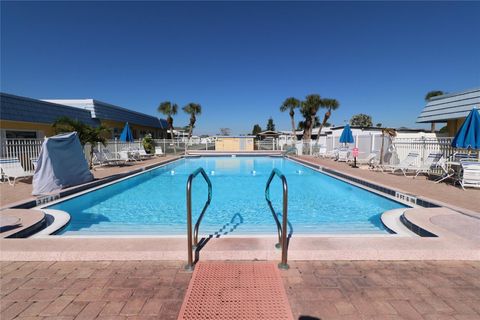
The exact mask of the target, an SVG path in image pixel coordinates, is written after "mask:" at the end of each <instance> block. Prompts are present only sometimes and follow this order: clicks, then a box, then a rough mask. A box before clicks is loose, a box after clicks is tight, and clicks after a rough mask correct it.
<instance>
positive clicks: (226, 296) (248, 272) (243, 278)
mask: <svg viewBox="0 0 480 320" xmlns="http://www.w3.org/2000/svg"><path fill="white" fill-rule="evenodd" d="M178 319H182V320H189V319H196V320H197V319H212V320H214V319H248V320H253V319H272V320H273V319H275V320H281V319H289V320H290V319H293V317H292V311H291V309H290V304H289V303H288V298H287V295H286V293H285V289H284V287H283V283H282V279H281V277H280V272H279V271H278V268H277V266H276V265H275V264H274V263H264V262H252V263H228V262H199V263H198V264H197V265H196V266H195V271H194V272H193V276H192V279H191V280H190V284H189V286H188V290H187V294H186V295H185V299H184V300H183V304H182V308H181V310H180V314H179V316H178Z"/></svg>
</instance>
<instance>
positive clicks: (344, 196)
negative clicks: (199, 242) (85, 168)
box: [49, 157, 404, 235]
mask: <svg viewBox="0 0 480 320" xmlns="http://www.w3.org/2000/svg"><path fill="white" fill-rule="evenodd" d="M198 167H203V168H204V169H205V170H206V171H207V173H208V175H209V176H210V179H211V181H212V184H213V198H212V202H211V205H210V207H209V209H208V210H207V212H206V214H205V216H204V219H203V222H202V225H201V228H200V235H208V234H215V233H217V234H222V235H223V234H225V233H227V234H231V235H245V234H271V235H275V234H276V228H275V224H274V220H273V217H272V215H271V212H270V210H269V208H268V205H267V203H266V201H265V193H264V192H265V184H266V181H267V179H268V176H269V175H270V172H271V171H272V169H273V168H278V169H280V170H281V172H283V174H284V175H285V176H286V178H287V181H288V188H289V199H288V200H289V203H288V209H289V212H288V220H289V223H290V228H291V232H293V234H294V235H295V234H386V233H388V232H387V230H386V229H385V228H384V227H383V225H382V223H381V221H380V215H381V214H382V213H383V212H384V211H386V210H390V209H394V208H401V207H404V206H403V205H402V204H400V203H398V202H395V201H392V200H389V199H387V198H384V197H381V196H379V195H376V194H374V193H371V192H368V191H366V190H363V189H361V188H358V187H355V186H353V185H351V184H348V183H345V182H342V181H340V180H337V179H334V178H331V177H329V176H327V175H325V174H322V173H319V172H317V171H315V170H312V169H310V168H307V167H305V166H303V165H300V164H297V163H295V162H293V161H291V160H288V159H284V158H274V157H203V158H189V159H181V160H178V161H175V162H173V163H170V164H168V165H166V166H163V167H161V168H157V169H155V170H152V171H149V172H146V173H144V174H140V175H138V176H135V177H132V178H129V179H126V180H124V181H121V182H118V183H115V184H112V185H110V186H107V187H104V188H101V189H98V190H96V191H92V192H89V193H86V194H84V195H81V196H78V197H75V198H72V199H69V200H66V201H63V202H60V203H57V204H55V205H52V206H50V207H49V208H50V209H58V210H63V211H66V212H68V213H69V214H70V215H71V218H72V219H71V222H70V224H69V225H68V226H67V227H66V228H65V229H64V230H62V231H61V233H60V234H61V235H128V234H137V235H138V234H142V235H143V234H145V235H185V233H186V227H185V226H186V204H185V197H186V196H185V189H186V181H187V178H188V175H189V174H190V173H191V172H192V171H194V170H195V169H197V168H198ZM192 194H193V195H192V198H193V200H192V203H193V216H194V219H196V217H197V216H198V214H199V213H200V211H201V208H202V207H203V204H204V203H205V200H206V197H207V186H206V183H205V181H204V180H203V179H202V177H201V176H200V175H199V176H198V177H197V178H196V179H195V180H194V182H193V188H192ZM271 198H272V202H273V205H274V208H275V209H276V210H277V212H278V213H281V208H282V203H281V199H282V187H281V183H280V181H279V179H278V178H275V179H274V181H273V182H272V186H271ZM194 221H195V220H194Z"/></svg>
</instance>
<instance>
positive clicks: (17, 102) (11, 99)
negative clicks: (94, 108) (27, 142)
mask: <svg viewBox="0 0 480 320" xmlns="http://www.w3.org/2000/svg"><path fill="white" fill-rule="evenodd" d="M61 116H67V117H69V118H71V119H75V120H78V121H81V122H83V123H85V124H88V125H90V126H98V124H99V121H98V120H97V119H93V118H92V117H91V114H90V112H88V111H87V110H81V109H78V108H72V107H68V106H64V105H60V104H57V103H51V102H46V101H42V100H37V99H31V98H27V97H20V96H16V95H13V94H7V93H0V128H1V130H0V137H1V138H2V139H5V138H7V139H40V138H43V137H45V136H51V135H53V134H54V132H53V129H52V123H53V122H54V121H55V120H56V119H58V118H59V117H61Z"/></svg>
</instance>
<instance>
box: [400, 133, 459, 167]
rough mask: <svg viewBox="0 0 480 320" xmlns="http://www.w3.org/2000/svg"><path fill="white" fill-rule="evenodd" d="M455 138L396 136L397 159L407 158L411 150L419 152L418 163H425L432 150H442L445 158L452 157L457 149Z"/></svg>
mask: <svg viewBox="0 0 480 320" xmlns="http://www.w3.org/2000/svg"><path fill="white" fill-rule="evenodd" d="M452 140H453V138H451V137H449V138H414V139H413V138H395V139H394V140H393V145H394V146H395V151H394V153H395V154H396V156H397V161H402V160H403V159H405V158H406V157H407V155H408V153H409V152H418V154H419V155H420V157H419V158H418V159H417V160H416V163H415V164H416V165H417V166H419V165H421V164H423V162H424V161H425V159H426V158H427V157H428V155H429V154H430V153H432V152H441V153H443V156H444V158H445V159H448V158H450V157H451V156H452V155H453V154H454V153H455V151H459V150H456V149H454V148H453V147H452Z"/></svg>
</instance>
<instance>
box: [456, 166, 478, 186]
mask: <svg viewBox="0 0 480 320" xmlns="http://www.w3.org/2000/svg"><path fill="white" fill-rule="evenodd" d="M460 165H461V166H462V171H461V176H460V177H459V179H458V183H460V185H461V186H462V189H463V190H465V187H467V188H468V187H472V188H480V162H478V161H465V160H464V161H460Z"/></svg>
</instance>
